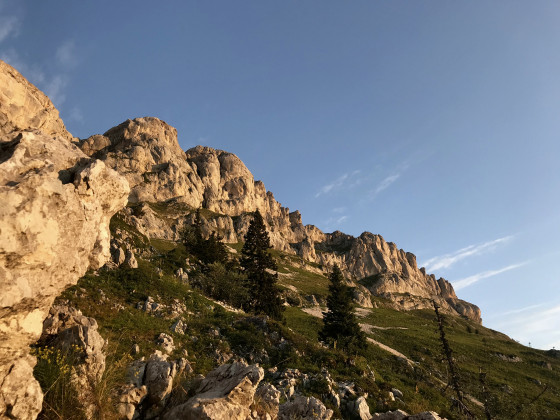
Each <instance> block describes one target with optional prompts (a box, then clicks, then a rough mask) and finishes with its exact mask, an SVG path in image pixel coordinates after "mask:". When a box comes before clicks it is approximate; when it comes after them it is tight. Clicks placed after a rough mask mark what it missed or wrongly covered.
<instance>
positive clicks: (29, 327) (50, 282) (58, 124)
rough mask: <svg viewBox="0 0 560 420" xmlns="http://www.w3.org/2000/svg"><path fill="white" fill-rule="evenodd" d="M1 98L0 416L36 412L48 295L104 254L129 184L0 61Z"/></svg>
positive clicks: (95, 264) (33, 414)
mask: <svg viewBox="0 0 560 420" xmlns="http://www.w3.org/2000/svg"><path fill="white" fill-rule="evenodd" d="M0 99H1V100H0V202H2V206H0V221H1V224H0V290H2V293H1V295H0V417H2V416H5V417H10V418H35V417H36V415H37V414H38V413H39V411H40V410H41V402H42V393H41V390H40V387H39V384H38V383H37V381H35V379H34V378H33V366H34V365H35V358H34V357H32V356H30V355H29V345H30V344H31V343H33V342H35V341H37V339H38V338H39V337H40V335H41V332H42V323H43V320H44V318H45V317H46V316H47V314H48V311H49V308H50V306H51V305H52V303H53V301H54V298H55V297H56V296H58V295H59V294H60V292H61V291H63V290H64V289H65V288H66V287H68V286H69V285H71V284H74V283H76V282H77V280H78V279H79V278H80V277H81V276H82V275H84V274H85V272H86V270H87V269H88V268H93V269H96V268H99V267H101V266H102V265H103V264H104V263H105V261H106V260H107V259H108V257H109V219H110V218H111V217H112V215H113V214H114V213H115V212H116V211H118V210H119V209H120V208H122V207H123V206H124V205H125V204H126V198H127V196H128V191H129V188H128V183H127V182H126V180H125V179H124V178H123V177H121V176H120V175H119V174H118V173H116V172H115V171H114V170H112V169H110V168H108V167H107V166H106V165H105V164H104V163H103V162H101V161H96V160H92V159H90V158H88V157H87V156H86V155H85V154H84V153H82V152H81V151H80V150H79V149H78V148H77V147H76V146H75V145H74V144H73V143H72V142H71V141H70V140H71V139H72V136H71V135H70V134H69V133H68V132H67V131H66V129H65V128H64V124H62V121H60V119H59V117H58V112H57V111H56V109H55V108H54V106H53V105H52V103H51V102H50V100H49V99H48V98H47V97H46V96H45V95H43V94H42V93H41V92H40V91H39V90H38V89H36V88H35V87H34V86H33V85H31V84H30V83H29V82H27V81H26V80H25V79H24V78H23V77H22V76H21V75H20V74H19V73H17V72H16V71H15V70H14V69H13V68H12V67H10V66H8V65H7V64H5V63H3V62H0ZM37 130H40V131H37Z"/></svg>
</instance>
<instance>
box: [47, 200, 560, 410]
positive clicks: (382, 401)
mask: <svg viewBox="0 0 560 420" xmlns="http://www.w3.org/2000/svg"><path fill="white" fill-rule="evenodd" d="M156 208H157V211H158V212H161V213H163V212H170V213H169V214H171V213H173V212H175V211H177V210H176V209H173V207H172V205H171V204H165V203H164V204H163V205H159V204H158V205H157V206H156ZM154 211H156V210H155V208H154ZM111 228H112V229H115V228H120V229H122V230H125V231H126V232H127V233H129V234H130V236H131V237H132V238H133V241H135V245H136V244H137V243H138V244H139V245H141V246H142V247H143V248H144V249H148V248H149V245H151V246H152V247H153V248H154V249H155V250H156V253H155V254H154V255H152V256H148V257H144V258H138V262H139V268H138V269H124V268H123V269H119V270H115V271H108V272H107V271H101V272H99V274H98V275H94V274H92V273H89V274H87V275H86V276H84V277H83V278H82V279H81V280H80V281H79V282H78V284H77V285H76V286H73V287H71V288H70V289H68V290H67V291H66V292H64V293H63V295H62V296H61V297H60V298H59V300H65V299H67V300H69V301H70V303H71V304H72V305H75V306H76V307H77V308H79V309H81V310H82V311H83V313H84V315H86V316H92V317H94V318H95V319H96V320H97V321H98V323H99V326H100V332H101V334H102V336H103V337H104V338H107V339H108V340H109V343H110V346H112V347H111V348H112V353H111V357H110V358H108V366H115V370H117V371H118V372H117V374H116V375H115V377H117V378H121V379H120V380H122V377H123V376H124V371H125V368H126V366H125V365H124V364H123V365H122V366H121V364H119V363H118V361H119V360H124V359H123V358H124V357H125V356H126V354H128V352H129V350H130V348H131V346H132V345H133V344H135V343H137V344H139V345H140V348H141V353H140V355H139V356H137V357H140V356H144V357H147V356H149V355H150V354H151V353H152V352H153V351H154V350H155V349H156V344H155V337H156V336H157V335H158V334H159V333H161V332H166V333H168V334H170V335H172V336H173V338H174V340H175V345H176V347H177V350H176V352H175V354H174V355H172V356H173V357H179V354H180V352H181V349H183V348H185V349H187V350H188V352H189V360H190V361H191V362H192V363H193V367H194V369H195V372H194V374H198V373H201V374H206V373H207V372H208V371H209V370H211V369H213V368H214V367H215V366H216V365H217V362H216V360H215V358H214V356H213V352H214V351H215V350H216V349H218V350H220V351H223V352H234V353H236V354H237V355H239V356H241V357H247V358H248V357H249V356H250V355H251V354H260V353H261V352H265V353H266V354H268V358H267V359H264V360H260V361H259V363H261V365H262V366H263V367H264V368H265V369H268V368H270V367H274V366H276V367H278V368H279V369H284V368H297V369H300V370H301V371H302V372H305V373H308V374H310V375H313V374H316V373H318V372H319V371H320V370H321V368H327V369H328V370H329V372H330V373H331V375H332V376H333V378H334V379H335V380H337V381H352V382H355V383H356V384H357V385H358V386H359V387H360V388H361V389H362V391H363V392H367V393H368V394H369V397H368V403H369V404H370V407H371V412H372V413H373V412H376V411H379V412H381V411H388V410H395V409H403V410H405V411H407V412H409V413H418V412H420V411H426V410H433V411H437V412H438V413H440V414H441V415H442V416H445V417H447V418H448V419H450V420H452V419H460V418H461V417H460V416H459V415H458V414H457V412H455V411H452V410H451V409H450V397H451V396H452V394H451V392H450V390H449V389H448V390H447V391H446V392H443V388H444V387H445V385H443V384H442V381H443V382H444V383H445V382H446V381H447V374H446V372H447V367H446V365H445V363H443V362H442V357H441V344H440V341H439V336H438V330H437V327H436V323H435V320H434V318H435V316H434V314H433V312H432V311H429V310H422V311H410V312H399V311H396V310H393V309H389V308H386V307H383V305H382V303H383V302H384V300H383V299H381V298H378V297H375V298H374V299H373V300H374V301H376V302H379V303H381V305H379V306H380V307H379V308H374V309H371V310H369V313H368V314H367V316H366V317H364V318H360V322H362V323H366V324H370V325H373V326H378V327H384V328H390V329H372V332H371V333H370V334H369V336H370V337H371V338H373V339H375V340H377V341H379V342H381V343H383V344H385V345H387V346H390V347H392V348H394V349H395V350H397V351H399V352H401V353H403V354H404V355H406V356H407V357H408V358H410V359H412V360H414V361H416V362H418V364H417V365H415V366H410V365H408V364H407V363H405V362H403V361H402V360H399V359H398V358H397V357H395V356H394V355H392V354H390V353H388V352H387V351H385V350H383V349H381V348H379V347H377V346H375V345H373V344H370V345H368V348H367V349H366V350H365V351H363V352H362V353H361V354H358V355H352V357H349V355H347V354H345V353H343V352H341V351H340V350H334V349H327V348H324V347H322V346H320V345H319V343H318V342H317V334H318V331H319V330H320V328H321V327H322V321H321V319H319V318H316V317H313V316H311V315H309V314H307V313H305V312H304V311H302V310H301V309H300V308H297V307H287V308H286V311H285V322H284V323H279V322H275V321H271V320H268V321H267V323H266V327H264V329H261V327H258V326H257V324H258V323H257V324H255V323H253V322H252V321H251V316H246V315H243V314H236V313H231V312H227V311H225V310H223V309H222V308H221V307H219V306H217V305H216V304H214V303H213V302H212V301H211V300H209V299H207V298H206V297H205V296H203V295H202V294H201V293H200V292H199V291H198V290H196V289H192V288H191V287H190V286H189V285H186V284H183V283H181V282H179V281H178V280H177V279H176V278H175V277H174V275H173V273H174V272H175V270H176V269H177V268H178V267H179V266H180V265H181V264H182V263H183V262H184V261H185V258H187V257H189V255H188V253H187V251H186V250H185V248H184V247H183V246H182V245H178V246H177V245H176V244H175V243H173V242H172V241H166V240H157V239H152V240H149V241H148V239H147V238H146V237H144V236H142V235H141V234H139V233H138V232H137V231H136V230H135V229H134V227H132V226H130V225H128V224H126V223H125V222H124V220H122V219H121V218H119V217H114V218H113V219H112V220H111ZM228 246H230V247H232V248H233V249H235V250H237V251H238V252H240V251H241V248H242V246H243V244H242V243H236V244H228ZM272 254H273V256H274V257H275V258H276V260H277V263H278V272H279V273H284V274H289V276H282V275H281V276H279V284H280V285H281V286H282V287H292V288H293V287H295V288H296V289H297V290H298V292H299V293H300V295H302V296H305V295H309V294H314V295H318V296H323V297H326V296H327V294H328V283H329V281H328V279H327V278H326V277H325V276H323V275H321V274H317V273H314V272H311V271H308V270H306V269H305V268H304V267H303V266H302V264H301V258H299V257H297V256H295V255H292V254H287V253H283V252H279V251H275V250H273V251H272ZM234 255H235V254H234ZM156 269H161V270H163V275H161V276H160V275H159V274H158V273H157V272H156ZM370 280H371V281H374V280H375V279H373V278H372V279H370ZM100 290H102V291H103V293H104V294H105V295H106V296H107V300H105V301H101V296H102V295H101V292H100ZM147 296H152V297H153V298H155V299H156V301H158V302H161V303H164V304H169V302H171V301H172V300H173V299H178V300H179V301H181V302H183V303H184V304H185V305H186V307H187V313H185V314H183V319H184V322H186V324H187V334H186V335H185V336H181V335H178V334H174V333H171V331H170V330H169V327H170V326H171V324H172V322H173V320H171V319H167V318H163V317H154V316H150V315H148V314H146V313H144V312H142V311H141V310H138V309H136V304H137V302H140V301H143V300H145V299H146V297H147ZM115 305H122V307H124V309H122V310H116V309H115ZM398 327H404V328H406V329H399V328H398ZM216 328H217V329H219V330H220V336H219V337H214V336H212V335H211V334H209V331H210V330H211V329H216ZM445 330H446V334H447V338H448V340H449V343H450V345H451V348H452V350H453V354H454V358H455V360H456V364H457V367H458V370H459V372H460V376H461V384H462V387H463V389H464V390H465V391H466V392H467V393H469V394H470V395H472V396H474V397H475V398H478V399H479V400H482V396H481V391H480V385H479V382H478V372H479V368H482V369H483V370H484V371H485V372H486V373H487V379H486V382H487V386H488V389H489V392H490V396H491V398H490V410H491V412H492V414H493V415H494V417H495V419H509V418H511V417H512V416H513V414H514V413H515V412H517V411H518V410H519V409H520V408H521V412H520V414H519V415H518V416H517V417H516V418H519V419H537V418H538V419H558V418H560V379H559V374H558V372H559V371H560V358H557V357H553V354H552V353H550V354H548V353H546V352H544V351H540V350H536V349H531V348H528V347H525V346H522V345H520V344H518V343H516V342H515V341H513V340H510V339H509V338H507V337H506V336H505V335H503V334H501V333H499V332H496V331H493V330H490V329H487V328H485V327H483V326H481V325H478V324H475V323H473V322H471V321H469V320H466V319H462V318H458V317H450V316H446V317H445ZM192 337H196V338H197V340H193V339H192ZM275 337H276V338H275ZM279 337H281V338H283V340H284V342H285V343H286V344H285V345H282V346H281V345H279V341H278V340H279ZM497 353H502V354H505V355H511V356H517V357H520V358H521V359H522V361H521V362H518V363H512V362H506V361H503V360H501V359H500V358H498V357H497V356H496V354H497ZM135 357H136V356H135ZM543 362H544V363H550V365H551V366H552V370H548V369H546V368H545V367H543V366H542V365H541V364H542V363H543ZM371 371H373V372H374V373H375V377H376V379H375V381H373V379H372V377H371ZM194 374H193V375H194ZM119 375H120V376H119ZM193 377H194V376H191V377H189V378H185V381H186V382H185V383H187V382H188V381H190V380H192V378H193ZM535 381H540V382H541V383H542V384H547V385H548V386H549V388H548V390H547V391H546V393H545V394H544V395H543V396H542V397H541V398H539V400H538V401H536V402H535V404H533V405H530V406H526V407H525V408H523V407H522V405H523V404H527V403H528V402H529V401H530V400H531V399H532V398H534V397H535V396H536V395H538V394H539V392H540V391H541V390H542V386H539V385H537V384H536V383H535ZM505 385H507V386H509V387H511V388H512V389H513V394H512V395H508V394H506V393H505V392H504V390H503V389H504V386H505ZM321 386H322V385H321V383H316V384H312V385H310V388H309V389H306V390H305V391H304V392H305V393H306V394H309V395H315V396H317V397H318V398H320V399H323V398H322V395H321V389H322V388H321ZM185 387H186V385H185ZM392 387H396V388H399V389H400V390H401V391H403V393H404V398H403V402H398V401H396V402H390V401H388V399H387V395H388V391H390V389H391V388H392ZM469 407H470V408H471V409H472V410H473V411H474V412H475V413H476V414H477V416H478V417H479V418H483V413H482V410H481V409H480V408H479V407H476V406H475V405H474V404H472V403H470V404H469ZM53 418H54V417H53Z"/></svg>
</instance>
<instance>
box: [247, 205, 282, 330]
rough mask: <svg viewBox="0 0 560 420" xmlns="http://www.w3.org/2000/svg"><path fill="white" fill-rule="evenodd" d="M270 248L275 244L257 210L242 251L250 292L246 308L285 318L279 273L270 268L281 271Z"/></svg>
mask: <svg viewBox="0 0 560 420" xmlns="http://www.w3.org/2000/svg"><path fill="white" fill-rule="evenodd" d="M270 248H272V247H271V245H270V239H269V237H268V232H267V231H266V227H265V225H264V220H263V218H262V216H261V214H260V213H259V211H258V210H257V211H255V214H254V217H253V220H252V221H251V223H250V224H249V229H248V230H247V234H246V235H245V244H244V245H243V248H242V250H241V260H240V265H241V268H242V270H243V272H244V274H245V275H246V276H247V288H248V292H249V299H248V302H247V304H246V308H245V309H246V310H248V311H251V312H254V313H257V314H265V315H268V316H270V317H271V318H273V319H277V320H281V319H282V317H283V315H282V312H283V311H284V307H283V306H282V299H281V298H280V289H279V288H278V286H277V285H276V283H277V281H278V274H276V273H271V272H270V271H269V270H271V271H275V270H277V267H276V262H275V261H274V258H273V257H272V255H270V252H269V249H270Z"/></svg>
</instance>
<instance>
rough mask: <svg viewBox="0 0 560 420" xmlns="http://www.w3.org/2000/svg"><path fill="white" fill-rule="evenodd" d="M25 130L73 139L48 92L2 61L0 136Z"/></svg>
mask: <svg viewBox="0 0 560 420" xmlns="http://www.w3.org/2000/svg"><path fill="white" fill-rule="evenodd" d="M26 130H40V131H41V132H42V133H43V134H45V135H47V136H50V137H55V136H56V137H62V138H64V139H66V140H68V141H71V140H73V137H72V135H71V134H70V133H69V132H68V131H67V130H66V127H65V126H64V123H63V122H62V120H61V119H60V117H59V115H58V110H57V109H56V108H55V107H54V105H53V103H52V102H51V100H50V99H49V98H48V97H47V95H45V94H44V93H43V92H41V91H40V90H39V89H37V88H36V87H35V86H33V85H32V84H31V83H29V82H28V81H27V79H26V78H25V77H23V76H22V75H21V74H20V73H19V72H18V71H17V70H16V69H14V68H13V67H12V66H10V65H9V64H7V63H5V62H4V61H2V60H0V136H5V135H7V134H10V133H16V132H18V131H26Z"/></svg>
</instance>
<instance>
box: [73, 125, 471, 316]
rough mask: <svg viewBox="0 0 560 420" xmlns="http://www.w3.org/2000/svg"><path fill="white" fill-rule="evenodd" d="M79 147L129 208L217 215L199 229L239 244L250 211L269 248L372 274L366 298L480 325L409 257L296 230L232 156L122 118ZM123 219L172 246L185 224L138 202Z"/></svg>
mask: <svg viewBox="0 0 560 420" xmlns="http://www.w3.org/2000/svg"><path fill="white" fill-rule="evenodd" d="M80 147H81V148H82V150H84V152H86V153H87V154H89V155H92V156H95V157H98V158H100V159H102V160H103V161H104V162H105V163H106V164H107V165H108V166H110V167H112V168H114V169H115V170H117V171H119V172H120V173H122V174H123V175H124V176H125V177H127V179H128V181H129V183H130V184H131V187H132V190H131V193H130V197H129V199H130V201H132V202H139V201H140V202H164V201H173V202H181V203H186V204H188V205H189V206H191V207H194V208H199V207H203V208H207V209H209V210H212V211H214V212H216V213H219V215H216V216H215V217H213V218H211V219H209V220H207V221H206V231H207V233H209V232H211V231H215V232H219V234H220V235H221V236H222V237H223V238H224V240H225V241H226V242H239V241H242V240H243V237H244V235H245V233H246V232H247V228H248V226H249V222H250V220H251V215H250V214H249V213H250V212H253V211H255V210H256V209H258V210H259V211H260V212H261V214H262V215H263V217H264V219H265V222H266V223H267V225H268V230H269V234H270V238H271V243H272V245H273V247H274V248H276V249H278V250H282V251H285V252H289V253H296V254H298V255H300V256H301V257H302V259H304V260H307V261H311V262H316V263H319V264H322V265H323V266H331V265H333V264H335V263H336V264H339V265H340V266H341V268H342V270H343V272H344V273H345V275H346V276H347V277H348V278H350V279H354V280H360V279H363V278H367V277H370V276H376V282H375V283H374V284H371V285H370V286H368V288H369V290H370V292H371V293H372V294H375V295H379V296H384V297H387V298H389V299H391V300H392V301H393V302H394V303H395V306H396V307H397V308H400V309H404V310H408V309H422V308H430V307H431V301H430V300H431V299H435V300H436V301H437V302H438V304H439V305H440V306H441V307H442V309H443V310H444V311H446V312H448V313H452V314H455V315H458V314H459V315H463V316H466V317H468V318H470V319H473V320H475V321H477V322H480V310H479V309H478V307H476V306H475V305H472V304H470V303H468V302H464V301H460V300H459V299H458V298H457V296H456V295H455V292H454V290H453V287H452V286H451V284H450V283H449V282H447V281H446V280H445V279H439V280H436V278H435V277H434V276H433V275H428V274H426V272H425V270H423V269H419V268H418V266H417V264H416V257H415V256H414V254H411V253H409V252H405V251H403V250H400V249H398V248H397V246H396V245H395V244H394V243H391V242H386V241H385V240H384V239H383V238H382V237H381V236H379V235H374V234H371V233H369V232H365V233H363V234H362V235H360V236H359V237H358V238H355V237H352V236H350V235H346V234H344V233H342V232H338V231H337V232H334V233H330V234H328V233H327V234H325V233H323V232H321V231H320V230H319V229H317V228H316V227H315V226H312V225H307V226H304V225H303V224H302V221H301V214H300V213H299V212H298V211H294V212H290V211H289V209H288V208H286V207H282V206H281V204H280V203H278V202H277V201H276V200H275V199H274V196H273V195H272V193H271V192H267V191H266V189H265V186H264V184H263V183H262V182H261V181H255V180H254V178H253V175H252V174H251V172H250V171H249V170H248V169H247V167H246V166H245V165H244V164H243V162H242V161H241V160H240V159H239V158H238V157H237V156H235V155H234V154H231V153H228V152H224V151H222V150H215V149H212V148H210V147H203V146H197V147H194V148H192V149H189V150H187V151H186V152H183V151H182V150H181V148H180V147H179V144H178V142H177V133H176V130H175V129H174V128H172V127H171V126H169V125H168V124H166V123H165V122H163V121H161V120H159V119H157V118H137V119H134V120H127V121H125V122H123V123H122V124H120V125H118V126H117V127H114V128H112V129H110V130H109V131H107V132H106V133H105V134H104V135H103V136H100V135H95V136H92V137H90V138H88V139H86V140H82V141H81V143H80ZM124 216H125V218H126V220H127V222H129V223H130V224H132V225H133V226H135V227H136V228H138V229H139V230H140V231H141V232H142V233H143V234H145V235H147V236H149V237H152V238H162V239H172V240H176V239H178V237H179V232H180V231H181V229H182V227H183V226H184V223H185V222H187V223H189V222H192V220H191V219H189V218H185V217H184V215H183V214H182V213H180V212H178V213H175V214H173V212H171V213H169V214H166V216H165V218H164V219H162V218H161V217H158V215H157V214H156V213H155V212H154V211H153V210H152V209H151V208H150V207H149V206H148V205H145V204H143V205H142V206H141V207H140V211H136V212H132V211H130V210H128V213H126V214H124ZM409 296H413V297H414V298H411V297H409Z"/></svg>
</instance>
